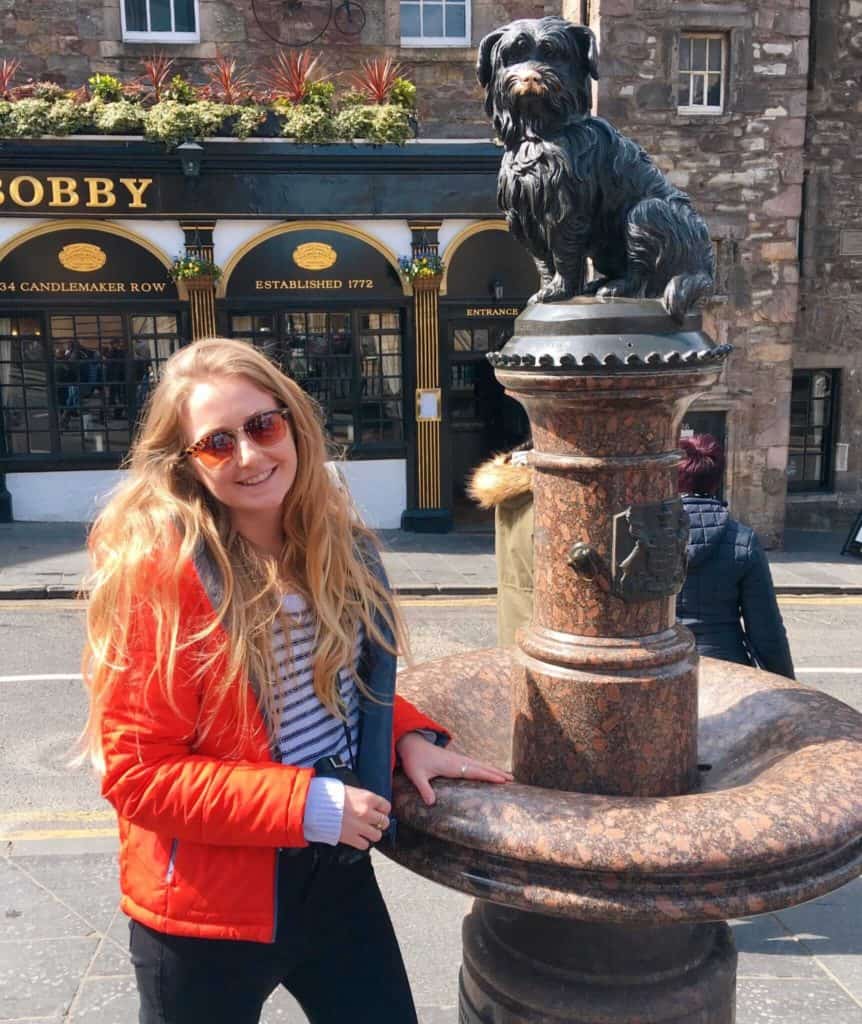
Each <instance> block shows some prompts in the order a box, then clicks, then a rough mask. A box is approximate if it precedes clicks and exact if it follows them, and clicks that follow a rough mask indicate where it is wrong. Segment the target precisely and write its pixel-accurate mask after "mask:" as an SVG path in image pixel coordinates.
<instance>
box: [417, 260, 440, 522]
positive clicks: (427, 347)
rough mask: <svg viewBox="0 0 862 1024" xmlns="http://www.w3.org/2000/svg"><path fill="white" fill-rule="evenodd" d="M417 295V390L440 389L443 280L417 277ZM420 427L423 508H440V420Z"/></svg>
mask: <svg viewBox="0 0 862 1024" xmlns="http://www.w3.org/2000/svg"><path fill="white" fill-rule="evenodd" d="M413 295H414V300H415V310H416V388H417V391H427V390H439V388H440V370H439V367H440V351H439V349H440V342H439V338H440V334H439V329H438V320H437V300H438V298H439V296H440V278H439V277H426V278H415V279H414V281H413ZM438 401H439V399H438ZM416 426H417V440H418V452H417V456H418V458H417V475H418V482H419V488H418V491H419V493H418V498H419V508H440V507H441V504H442V501H441V497H442V495H441V492H440V417H439V416H438V417H437V418H436V419H419V420H418V421H417V424H416Z"/></svg>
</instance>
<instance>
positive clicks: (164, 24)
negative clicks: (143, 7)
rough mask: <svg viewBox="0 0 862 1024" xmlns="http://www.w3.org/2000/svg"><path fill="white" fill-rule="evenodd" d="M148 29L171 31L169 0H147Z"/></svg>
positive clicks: (152, 30)
mask: <svg viewBox="0 0 862 1024" xmlns="http://www.w3.org/2000/svg"><path fill="white" fill-rule="evenodd" d="M149 4H150V31H151V32H170V31H171V28H172V26H171V0H149Z"/></svg>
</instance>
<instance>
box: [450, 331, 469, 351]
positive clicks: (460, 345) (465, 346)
mask: <svg viewBox="0 0 862 1024" xmlns="http://www.w3.org/2000/svg"><path fill="white" fill-rule="evenodd" d="M472 347H473V344H472V340H471V336H470V331H468V330H459V331H455V333H454V336H453V338H452V348H454V349H455V351H456V352H469V351H470V349H471V348H472Z"/></svg>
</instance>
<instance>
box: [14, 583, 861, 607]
mask: <svg viewBox="0 0 862 1024" xmlns="http://www.w3.org/2000/svg"><path fill="white" fill-rule="evenodd" d="M392 590H393V592H394V593H395V594H398V595H400V596H401V597H496V596H497V586H496V584H494V583H402V584H394V585H393V587H392ZM775 593H776V594H777V596H778V597H856V596H862V584H857V583H817V584H805V583H777V584H775ZM86 596H87V595H86V594H85V593H82V592H81V590H80V588H79V587H73V586H70V585H68V584H62V583H56V584H44V583H43V584H20V585H19V584H11V585H9V586H3V585H2V584H0V603H2V602H3V601H51V600H55V601H56V600H66V601H68V600H70V599H75V598H85V597H86Z"/></svg>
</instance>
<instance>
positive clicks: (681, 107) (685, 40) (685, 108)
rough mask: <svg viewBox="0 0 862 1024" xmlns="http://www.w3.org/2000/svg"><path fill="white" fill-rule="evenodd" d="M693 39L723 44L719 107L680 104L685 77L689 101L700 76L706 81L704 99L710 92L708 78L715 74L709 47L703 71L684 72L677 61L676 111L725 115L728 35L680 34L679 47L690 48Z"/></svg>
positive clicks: (691, 70)
mask: <svg viewBox="0 0 862 1024" xmlns="http://www.w3.org/2000/svg"><path fill="white" fill-rule="evenodd" d="M692 39H706V40H708V41H709V42H710V43H712V42H718V43H720V44H721V70H720V72H719V74H720V78H719V83H720V87H721V95H720V97H719V103H718V106H715V105H714V104H707V103H698V104H691V103H689V104H679V87H680V85H681V84H682V78H683V75H686V76H687V77H688V97H689V100H691V95H692V82H693V81H694V79H695V77H698V76H699V77H701V78H703V79H704V83H703V85H704V89H703V95H704V98H706V95H707V91H708V86H709V78H708V76H709V75H710V74H713V75H714V74H715V72H714V71H712V72H710V70H709V46H707V59H706V64H707V66H706V67H705V68H704V69H703V70H702V71H701V70H699V69H695V68H692V67H689V69H688V70H687V71H683V70H682V69H681V68H680V67H679V63H680V62H679V61H677V81H676V94H677V108H676V109H677V113H679V114H712V115H715V114H723V113H724V105H725V102H726V97H727V71H728V67H727V50H728V46H727V34H726V33H724V32H680V34H679V45H680V48H682V46H683V44H685V45H687V46H690V42H689V40H692ZM690 63H691V62H689V64H690Z"/></svg>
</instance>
